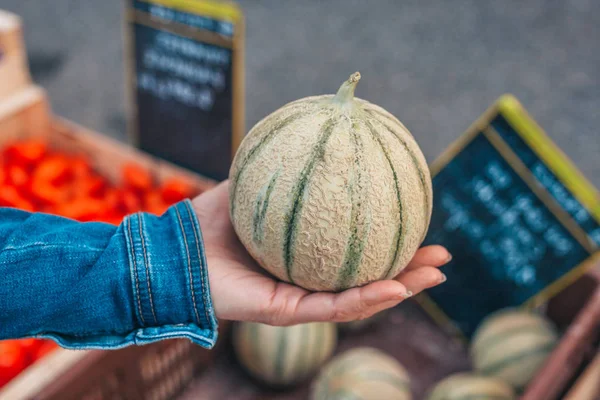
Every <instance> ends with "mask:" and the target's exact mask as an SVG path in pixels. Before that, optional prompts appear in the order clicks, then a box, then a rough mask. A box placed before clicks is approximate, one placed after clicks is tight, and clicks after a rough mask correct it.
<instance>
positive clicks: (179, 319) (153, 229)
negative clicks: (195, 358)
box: [122, 200, 218, 348]
mask: <svg viewBox="0 0 600 400" xmlns="http://www.w3.org/2000/svg"><path fill="white" fill-rule="evenodd" d="M122 227H123V230H124V233H125V238H126V241H127V250H128V258H129V267H130V272H131V283H132V291H133V300H134V309H135V314H136V318H137V323H138V326H139V328H138V329H137V330H136V331H135V332H133V340H134V342H135V343H136V344H146V343H151V342H155V341H158V340H163V339H170V338H188V339H190V340H192V341H193V342H194V343H197V344H199V345H200V346H203V347H206V348H212V347H213V346H214V345H215V343H216V340H217V333H218V324H217V320H216V318H215V314H214V309H213V306H212V300H211V296H210V286H209V282H208V271H207V268H206V257H205V254H204V245H203V242H202V233H201V231H200V225H199V223H198V220H197V218H196V214H195V213H194V211H193V209H192V205H191V202H190V201H189V200H185V201H183V202H180V203H178V204H176V205H174V206H172V207H171V208H169V210H168V211H167V212H166V213H165V214H164V215H163V216H162V217H160V218H157V217H154V216H151V215H148V214H143V213H138V214H133V215H131V216H129V217H127V218H126V219H125V221H124V223H123V224H122Z"/></svg>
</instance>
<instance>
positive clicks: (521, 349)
mask: <svg viewBox="0 0 600 400" xmlns="http://www.w3.org/2000/svg"><path fill="white" fill-rule="evenodd" d="M557 341H558V335H557V332H556V330H555V329H554V327H553V325H552V323H551V322H550V321H549V320H548V319H547V318H545V317H544V316H542V315H539V314H535V313H530V312H526V311H519V310H501V311H499V312H496V313H494V314H491V315H490V316H489V317H488V318H486V319H485V320H484V321H483V322H482V323H481V325H480V326H479V327H478V328H477V331H476V332H475V334H474V336H473V340H472V342H471V349H470V353H471V358H472V360H473V366H474V368H475V369H476V370H477V371H478V372H479V373H480V374H482V375H486V376H493V377H497V378H499V379H502V380H503V381H505V382H507V383H509V384H510V385H512V386H513V387H514V388H515V389H517V390H522V389H523V388H524V387H525V386H526V385H527V384H528V383H529V381H530V380H531V379H532V378H533V377H534V376H535V373H536V372H537V371H538V369H539V368H540V367H541V366H542V364H543V363H544V361H545V360H546V358H547V357H548V356H549V355H550V353H551V352H552V350H553V349H554V347H555V346H556V343H557Z"/></svg>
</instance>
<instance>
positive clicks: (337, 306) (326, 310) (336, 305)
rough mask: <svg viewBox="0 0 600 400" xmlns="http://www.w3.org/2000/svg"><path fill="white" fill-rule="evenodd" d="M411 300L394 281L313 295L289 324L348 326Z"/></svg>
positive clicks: (300, 304) (302, 302)
mask: <svg viewBox="0 0 600 400" xmlns="http://www.w3.org/2000/svg"><path fill="white" fill-rule="evenodd" d="M408 297H410V295H409V293H408V290H407V289H406V287H405V286H404V285H403V284H402V283H400V282H398V281H394V280H388V281H379V282H374V283H371V284H369V285H366V286H363V287H360V288H353V289H349V290H346V291H344V292H342V293H337V294H335V293H312V294H308V295H305V296H303V297H302V298H301V299H299V301H298V302H297V305H296V307H295V310H294V313H293V315H292V316H291V318H290V321H287V323H286V325H288V324H299V323H306V322H313V321H331V322H347V321H354V320H357V319H363V318H367V317H370V316H371V315H373V314H375V313H377V312H379V311H381V310H384V309H386V308H390V307H393V306H395V305H397V304H398V303H400V302H401V301H403V300H404V299H406V298H408Z"/></svg>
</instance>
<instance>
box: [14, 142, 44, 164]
mask: <svg viewBox="0 0 600 400" xmlns="http://www.w3.org/2000/svg"><path fill="white" fill-rule="evenodd" d="M47 150H48V148H47V145H46V143H45V142H44V141H42V140H37V139H30V140H25V141H21V142H19V143H14V144H12V145H10V146H8V147H7V148H6V149H5V151H4V154H5V156H6V158H7V159H8V160H9V161H10V162H13V163H17V164H20V165H31V164H35V163H37V162H39V161H40V160H41V159H42V158H43V157H44V156H45V155H46V152H47Z"/></svg>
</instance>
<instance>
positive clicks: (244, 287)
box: [193, 181, 450, 326]
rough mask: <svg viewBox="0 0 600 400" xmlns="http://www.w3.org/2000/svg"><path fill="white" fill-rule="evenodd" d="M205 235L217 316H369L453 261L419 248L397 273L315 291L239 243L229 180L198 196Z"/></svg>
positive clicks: (275, 320)
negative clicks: (267, 266) (277, 274)
mask: <svg viewBox="0 0 600 400" xmlns="http://www.w3.org/2000/svg"><path fill="white" fill-rule="evenodd" d="M193 205H194V209H195V211H196V214H197V216H198V220H199V222H200V226H201V229H202V236H203V238H204V246H205V251H206V258H207V262H208V276H209V283H210V288H211V295H212V299H213V305H214V308H215V313H216V316H217V318H222V319H227V320H236V321H254V322H261V323H266V324H270V325H281V326H286V325H294V324H299V323H306V322H314V321H332V322H346V321H353V320H358V319H363V318H367V317H370V316H371V315H373V314H375V313H377V312H379V311H382V310H385V309H387V308H390V307H393V306H395V305H397V304H398V303H400V302H402V301H403V300H405V299H406V298H408V297H410V296H412V295H415V294H417V293H419V292H421V291H423V290H424V289H427V288H430V287H433V286H436V285H438V284H440V283H442V282H444V281H445V280H446V277H445V276H444V274H442V273H441V272H440V271H439V270H438V269H437V267H440V266H442V265H444V264H446V263H447V262H448V261H450V254H449V253H448V251H447V250H446V249H445V248H443V247H441V246H427V247H423V248H421V249H419V251H417V253H416V254H415V256H414V258H413V259H412V261H411V262H410V264H409V265H408V266H407V267H406V268H405V269H404V270H403V271H402V272H401V273H400V275H398V276H397V277H396V278H394V279H391V280H385V281H377V282H373V283H370V284H368V285H366V286H363V287H359V288H352V289H348V290H346V291H343V292H341V293H325V292H317V293H312V292H309V291H307V290H305V289H302V288H300V287H297V286H294V285H291V284H288V283H285V282H280V281H277V280H276V279H275V278H273V277H272V276H271V275H269V274H268V273H267V272H266V271H265V270H263V269H262V268H261V267H260V266H259V265H257V263H256V262H255V261H254V260H253V259H252V257H251V256H250V255H249V254H248V253H247V251H246V249H245V248H244V246H243V245H242V244H241V243H240V241H239V240H238V238H237V235H236V233H235V231H234V229H233V226H232V225H231V221H230V218H229V181H226V182H223V183H221V184H220V185H218V186H217V187H216V188H214V189H212V190H209V191H207V192H205V193H203V194H202V195H200V196H198V197H196V198H195V199H194V200H193Z"/></svg>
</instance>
